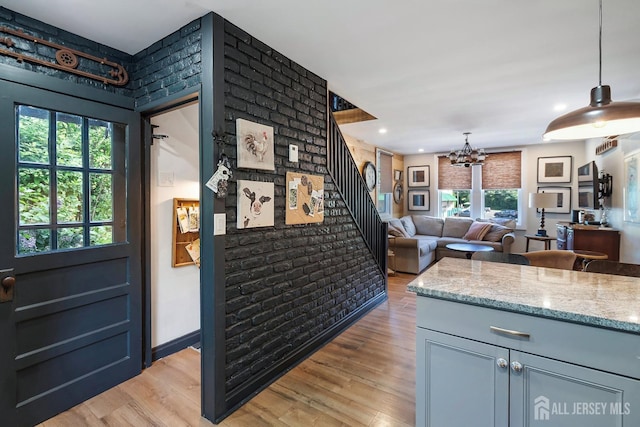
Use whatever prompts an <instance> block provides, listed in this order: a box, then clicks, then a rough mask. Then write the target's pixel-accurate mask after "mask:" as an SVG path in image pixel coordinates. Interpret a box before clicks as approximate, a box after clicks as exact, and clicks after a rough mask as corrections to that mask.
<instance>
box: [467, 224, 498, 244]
mask: <svg viewBox="0 0 640 427" xmlns="http://www.w3.org/2000/svg"><path fill="white" fill-rule="evenodd" d="M491 226H492V224H491V223H490V222H475V221H474V222H473V224H471V227H469V231H467V234H465V235H464V236H462V238H463V239H465V240H482V238H483V237H484V235H485V234H487V233H488V232H489V230H490V229H491Z"/></svg>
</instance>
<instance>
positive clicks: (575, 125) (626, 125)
mask: <svg viewBox="0 0 640 427" xmlns="http://www.w3.org/2000/svg"><path fill="white" fill-rule="evenodd" d="M638 131H640V102H612V101H611V89H610V88H609V86H606V85H605V86H598V87H594V88H593V89H591V104H589V105H588V106H586V107H584V108H580V109H578V110H575V111H572V112H570V113H567V114H565V115H563V116H560V117H558V118H557V119H555V120H554V121H552V122H551V123H549V126H547V130H546V131H545V133H544V135H543V139H544V140H545V141H551V140H556V141H561V140H574V139H589V138H602V137H606V136H611V135H624V134H628V133H634V132H638Z"/></svg>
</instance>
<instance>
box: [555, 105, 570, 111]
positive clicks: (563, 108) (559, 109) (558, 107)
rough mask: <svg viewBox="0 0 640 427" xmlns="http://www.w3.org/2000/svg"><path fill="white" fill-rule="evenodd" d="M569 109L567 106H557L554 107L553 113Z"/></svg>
mask: <svg viewBox="0 0 640 427" xmlns="http://www.w3.org/2000/svg"><path fill="white" fill-rule="evenodd" d="M566 109H567V104H556V105H554V106H553V111H564V110H566Z"/></svg>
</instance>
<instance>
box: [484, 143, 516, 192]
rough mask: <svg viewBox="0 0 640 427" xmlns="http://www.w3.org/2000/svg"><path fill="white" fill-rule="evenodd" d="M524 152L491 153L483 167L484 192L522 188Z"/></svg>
mask: <svg viewBox="0 0 640 427" xmlns="http://www.w3.org/2000/svg"><path fill="white" fill-rule="evenodd" d="M521 173H522V152H521V151H509V152H505V153H489V155H488V156H487V158H486V159H485V161H484V165H483V166H482V189H483V190H507V189H514V188H520V186H521V183H522V177H521Z"/></svg>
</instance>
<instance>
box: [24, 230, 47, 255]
mask: <svg viewBox="0 0 640 427" xmlns="http://www.w3.org/2000/svg"><path fill="white" fill-rule="evenodd" d="M50 250H51V230H49V229H31V230H20V231H19V232H18V254H32V253H38V252H48V251H50Z"/></svg>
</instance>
